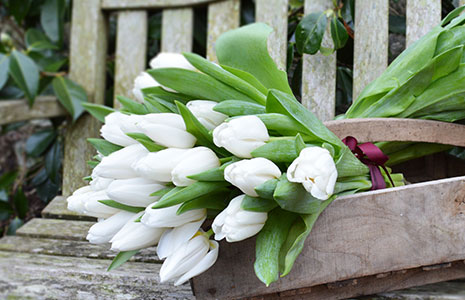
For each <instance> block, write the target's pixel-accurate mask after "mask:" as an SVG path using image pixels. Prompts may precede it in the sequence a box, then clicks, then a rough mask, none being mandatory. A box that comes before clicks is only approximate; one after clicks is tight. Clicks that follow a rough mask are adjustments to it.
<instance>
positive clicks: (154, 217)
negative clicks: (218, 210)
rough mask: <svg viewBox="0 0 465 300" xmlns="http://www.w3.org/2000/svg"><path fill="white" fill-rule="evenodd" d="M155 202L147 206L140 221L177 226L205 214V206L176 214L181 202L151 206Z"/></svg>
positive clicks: (164, 225)
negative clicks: (163, 206)
mask: <svg viewBox="0 0 465 300" xmlns="http://www.w3.org/2000/svg"><path fill="white" fill-rule="evenodd" d="M155 203H156V202H154V203H152V204H150V205H149V206H147V208H146V209H145V214H144V216H143V217H142V219H141V222H142V223H144V224H145V225H147V226H150V227H178V226H182V225H184V224H186V223H190V222H197V221H200V220H204V219H205V218H206V216H207V210H206V209H205V208H200V209H193V210H189V211H186V212H185V213H182V214H180V215H177V214H176V212H177V211H178V209H179V207H181V204H177V205H173V206H169V207H165V208H152V206H153V205H155Z"/></svg>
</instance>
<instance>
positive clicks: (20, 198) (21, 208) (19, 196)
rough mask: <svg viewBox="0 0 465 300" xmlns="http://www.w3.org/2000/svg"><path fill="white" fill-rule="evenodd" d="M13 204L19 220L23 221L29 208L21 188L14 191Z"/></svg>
mask: <svg viewBox="0 0 465 300" xmlns="http://www.w3.org/2000/svg"><path fill="white" fill-rule="evenodd" d="M13 203H14V205H15V208H16V212H17V213H18V217H19V218H20V219H24V218H25V217H26V214H27V211H28V208H29V201H28V199H27V197H26V195H25V194H24V192H23V189H22V188H21V187H20V188H18V190H17V191H16V194H15V196H14V198H13Z"/></svg>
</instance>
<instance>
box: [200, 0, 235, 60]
mask: <svg viewBox="0 0 465 300" xmlns="http://www.w3.org/2000/svg"><path fill="white" fill-rule="evenodd" d="M240 5H241V2H240V0H227V1H222V2H218V3H211V4H210V5H208V25H207V26H208V29H207V30H208V33H207V59H208V60H210V61H214V62H218V60H217V58H216V53H215V42H216V40H217V39H218V37H219V36H220V35H221V34H222V33H224V32H226V31H228V30H231V29H234V28H237V27H239V23H240Z"/></svg>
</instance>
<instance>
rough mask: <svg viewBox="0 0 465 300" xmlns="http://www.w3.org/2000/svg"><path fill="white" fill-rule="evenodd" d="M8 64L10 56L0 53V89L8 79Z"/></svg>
mask: <svg viewBox="0 0 465 300" xmlns="http://www.w3.org/2000/svg"><path fill="white" fill-rule="evenodd" d="M9 66H10V56H8V55H5V54H1V53H0V90H1V89H2V88H3V86H4V85H5V83H6V82H7V81H8V69H9Z"/></svg>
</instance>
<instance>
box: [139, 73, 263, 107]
mask: <svg viewBox="0 0 465 300" xmlns="http://www.w3.org/2000/svg"><path fill="white" fill-rule="evenodd" d="M147 72H148V73H149V74H150V75H152V76H153V77H154V78H155V80H156V81H157V82H159V83H160V84H162V85H163V86H166V87H169V88H171V89H174V90H176V91H178V92H180V93H183V94H187V95H190V96H192V97H195V98H197V99H205V100H213V101H222V100H231V99H237V100H243V101H249V102H254V101H253V99H251V98H249V97H247V96H246V95H244V94H242V93H241V92H239V91H237V90H235V89H234V88H232V87H230V86H228V85H226V84H224V83H222V82H221V81H219V80H216V79H215V78H213V77H210V76H208V75H206V74H203V73H199V72H195V71H191V70H185V69H179V68H159V69H153V70H148V71H147Z"/></svg>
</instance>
